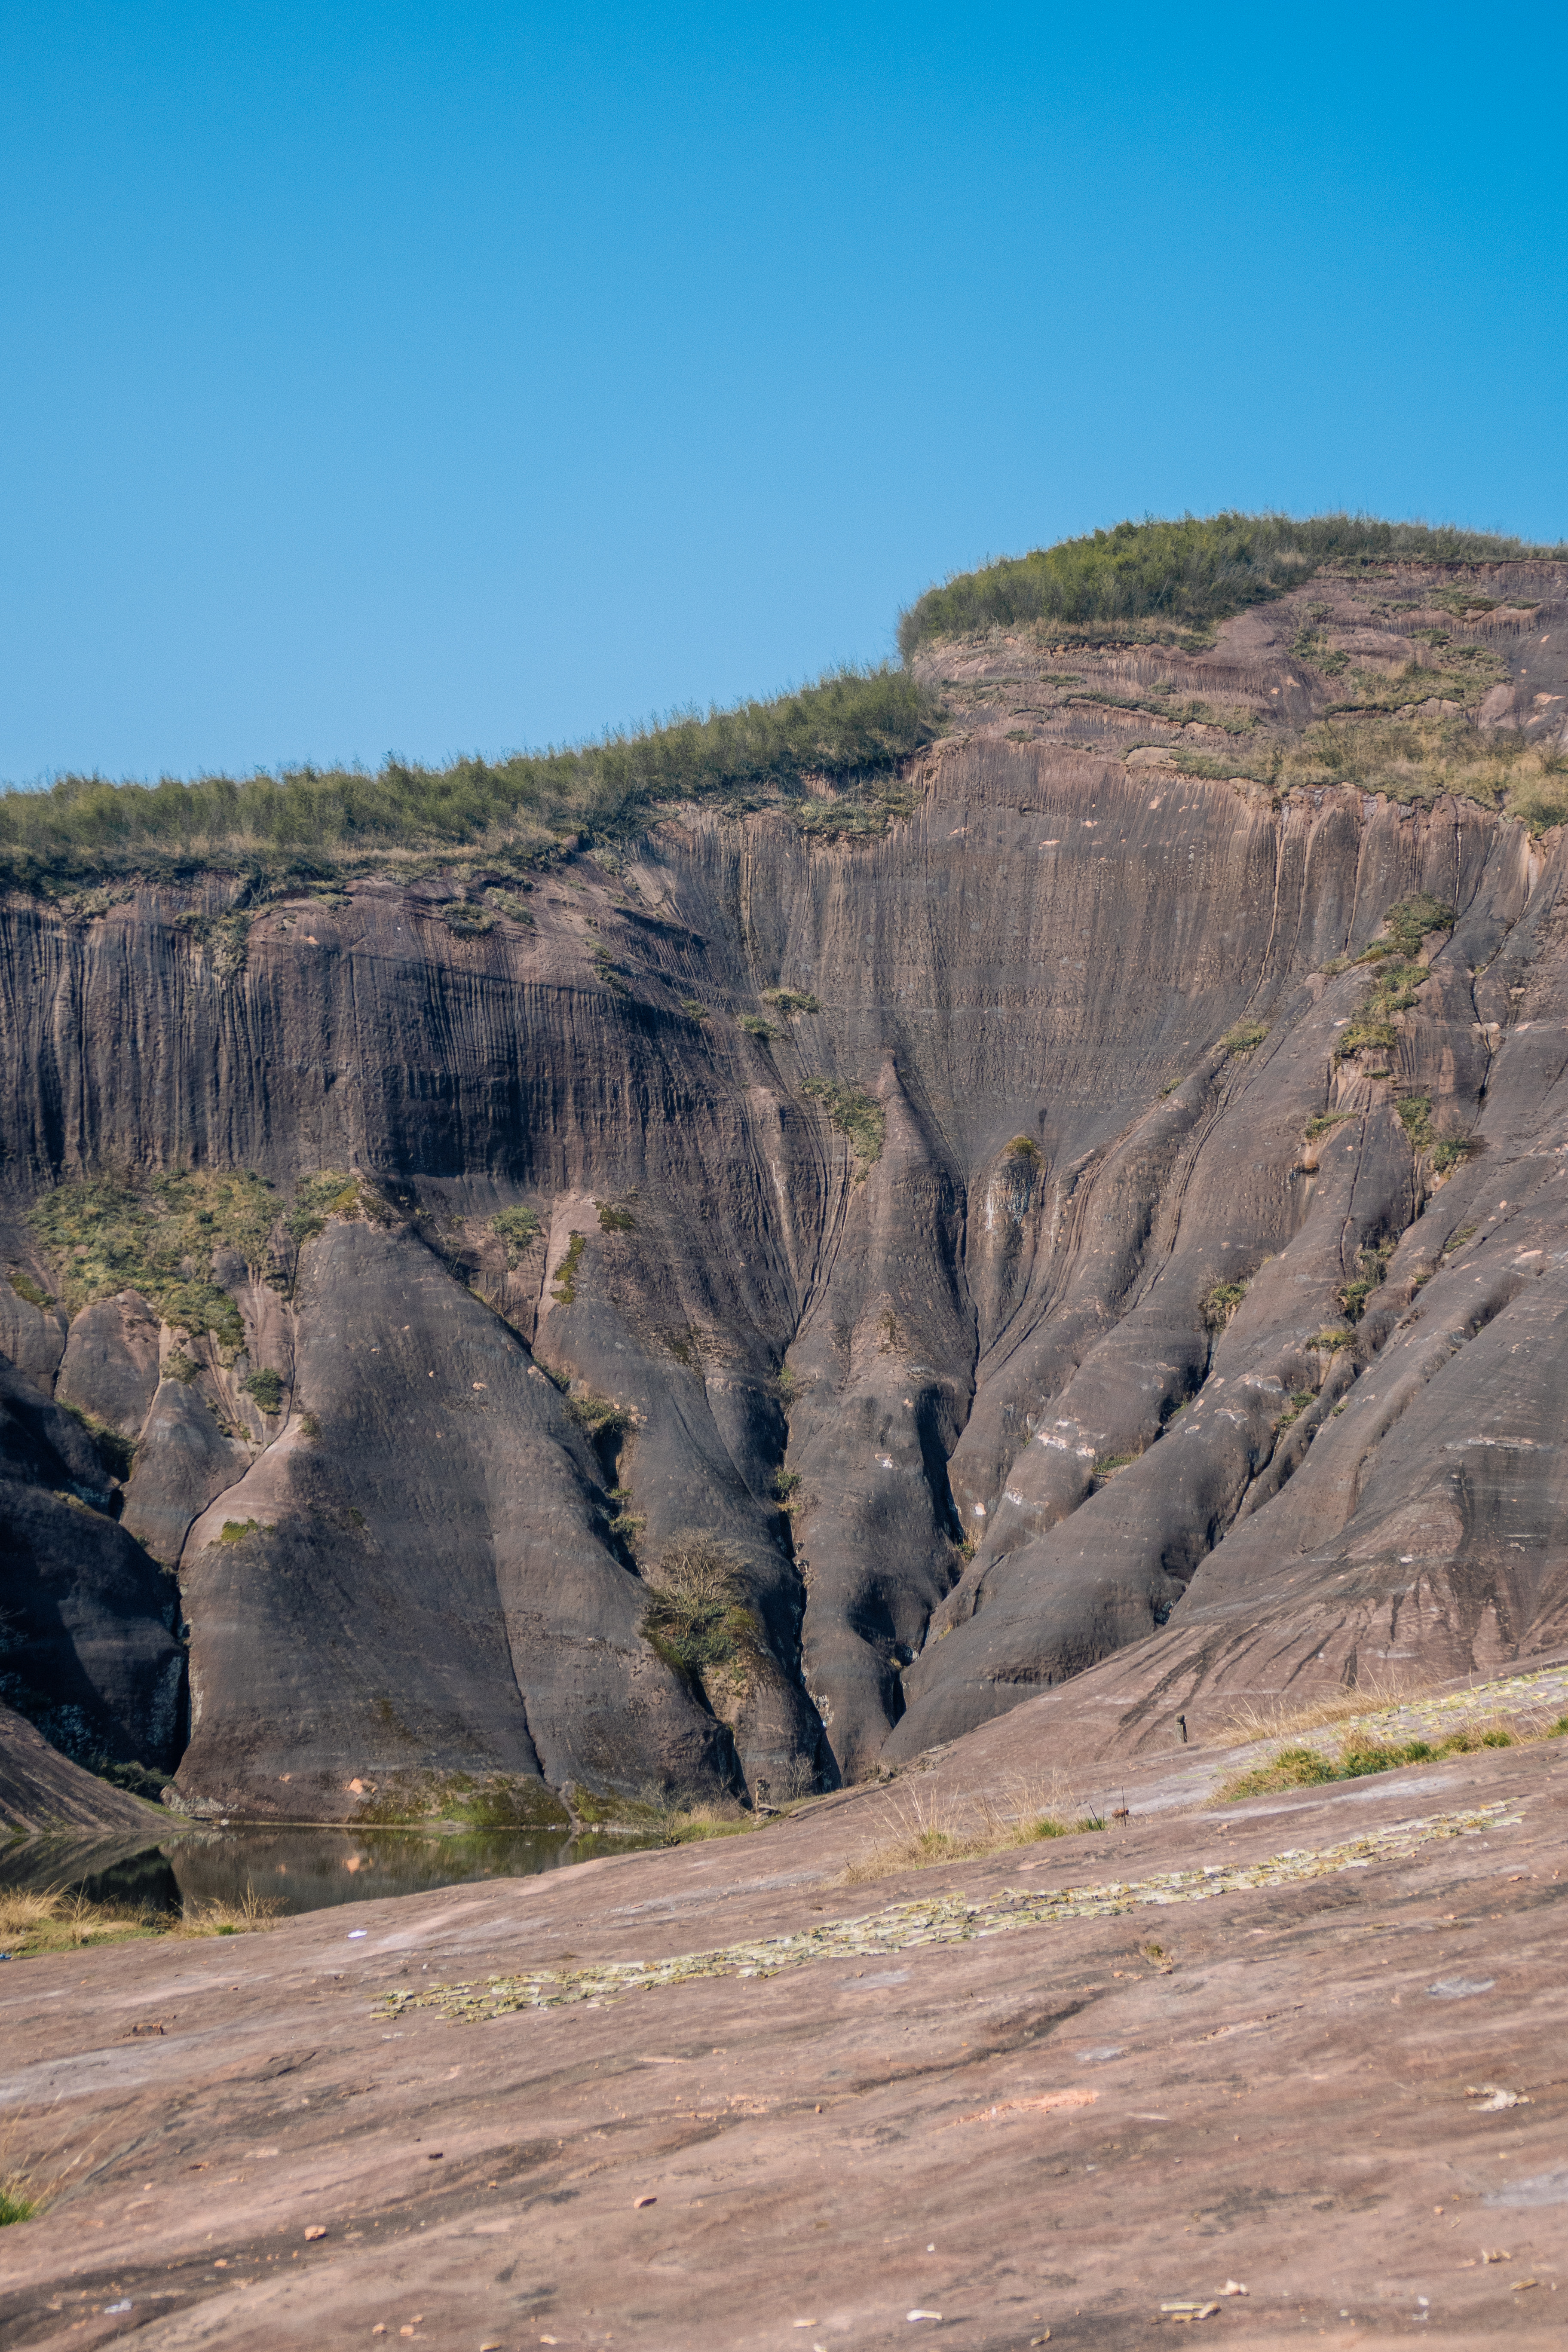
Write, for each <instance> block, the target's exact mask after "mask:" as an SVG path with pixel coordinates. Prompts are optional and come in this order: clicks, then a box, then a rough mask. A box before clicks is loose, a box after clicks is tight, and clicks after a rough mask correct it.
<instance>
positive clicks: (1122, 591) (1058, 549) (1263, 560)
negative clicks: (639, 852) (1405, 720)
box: [899, 513, 1568, 660]
mask: <svg viewBox="0 0 1568 2352" xmlns="http://www.w3.org/2000/svg"><path fill="white" fill-rule="evenodd" d="M1530 557H1537V558H1540V557H1545V558H1556V559H1558V560H1563V559H1568V546H1557V547H1537V546H1531V545H1530V544H1529V543H1528V542H1526V541H1524V540H1521V539H1504V538H1500V537H1499V536H1497V535H1496V534H1494V533H1492V532H1489V531H1476V530H1457V529H1454V528H1452V527H1450V526H1447V525H1444V526H1441V527H1438V528H1436V529H1434V528H1432V527H1430V526H1429V525H1427V524H1426V523H1413V522H1379V521H1377V520H1374V519H1373V517H1371V516H1368V515H1349V514H1330V515H1313V516H1310V517H1307V518H1305V519H1303V520H1296V519H1294V518H1293V517H1291V516H1289V515H1282V514H1259V515H1248V514H1237V513H1226V514H1217V515H1201V516H1200V515H1184V516H1183V517H1182V518H1181V519H1180V520H1176V521H1171V522H1162V521H1146V522H1119V523H1117V524H1116V525H1115V526H1114V527H1113V528H1112V529H1111V530H1096V531H1090V532H1089V533H1088V534H1087V535H1086V536H1085V537H1084V538H1082V539H1064V540H1060V541H1058V543H1057V544H1056V545H1055V546H1054V547H1037V548H1034V549H1032V550H1031V551H1030V552H1029V553H1028V554H1027V555H1017V556H1005V557H1004V558H1002V560H1001V561H1000V562H995V563H988V564H985V565H984V566H983V567H982V568H981V569H980V570H979V571H978V572H956V573H954V575H953V576H952V579H950V580H947V581H944V582H943V583H942V585H941V586H940V587H937V588H928V589H927V590H926V592H925V594H924V595H923V596H921V597H919V598H917V600H916V602H915V603H914V604H911V605H910V608H909V610H908V611H907V612H906V613H905V614H903V615H902V618H901V620H900V625H899V646H900V651H901V653H902V654H903V656H904V657H905V659H906V660H908V659H909V657H910V655H911V654H912V653H913V652H914V651H915V649H916V647H917V646H921V645H923V644H925V643H926V641H927V640H928V639H930V638H932V637H943V636H968V635H973V634H974V633H975V632H976V631H977V630H981V629H988V628H1010V627H1013V626H1015V625H1016V624H1017V623H1018V622H1020V621H1057V622H1060V623H1062V624H1064V625H1066V626H1068V628H1098V627H1101V626H1103V625H1107V624H1114V623H1117V622H1122V623H1127V622H1151V621H1152V622H1156V623H1163V624H1164V625H1166V626H1167V627H1169V628H1172V629H1175V630H1180V631H1184V632H1188V633H1190V632H1193V631H1194V630H1196V631H1202V630H1205V629H1208V628H1210V627H1212V625H1213V624H1214V623H1215V622H1216V621H1223V620H1226V619H1228V618H1229V616H1230V615H1231V614H1233V613H1239V612H1242V611H1244V610H1245V609H1246V607H1247V605H1248V604H1263V603H1265V602H1267V601H1268V599H1269V598H1271V597H1275V596H1281V595H1284V594H1285V593H1286V592H1287V591H1288V590H1289V589H1292V588H1300V587H1301V586H1303V585H1304V583H1306V582H1307V581H1309V580H1310V579H1311V578H1312V576H1313V574H1314V573H1315V572H1320V571H1322V570H1323V569H1324V568H1325V567H1328V566H1332V567H1334V568H1335V569H1336V570H1343V569H1346V568H1349V569H1352V570H1364V569H1367V568H1369V567H1372V566H1382V565H1387V564H1390V563H1428V564H1429V563H1464V564H1470V563H1507V562H1521V561H1524V560H1526V559H1528V558H1530Z"/></svg>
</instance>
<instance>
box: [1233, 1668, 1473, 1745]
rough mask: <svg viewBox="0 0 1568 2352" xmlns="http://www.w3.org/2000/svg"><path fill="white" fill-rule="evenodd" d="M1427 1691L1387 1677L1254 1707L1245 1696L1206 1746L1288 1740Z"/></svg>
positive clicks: (1426, 1687) (1378, 1712) (1408, 1701)
mask: <svg viewBox="0 0 1568 2352" xmlns="http://www.w3.org/2000/svg"><path fill="white" fill-rule="evenodd" d="M1431 1689H1432V1685H1430V1684H1429V1683H1423V1682H1415V1681H1403V1680H1401V1679H1400V1678H1399V1677H1398V1676H1397V1675H1387V1676H1378V1677H1375V1678H1374V1679H1373V1681H1371V1682H1365V1683H1358V1684H1357V1685H1355V1687H1354V1688H1353V1689H1350V1690H1347V1689H1343V1688H1340V1689H1336V1690H1331V1691H1324V1692H1323V1693H1321V1696H1317V1697H1314V1698H1310V1699H1297V1700H1294V1701H1293V1700H1291V1699H1289V1697H1285V1696H1281V1697H1279V1698H1277V1699H1266V1700H1264V1701H1262V1702H1261V1703H1260V1704H1258V1705H1256V1706H1255V1705H1254V1704H1253V1703H1252V1702H1251V1701H1250V1700H1247V1701H1246V1702H1245V1703H1244V1704H1243V1705H1241V1706H1238V1707H1237V1709H1236V1710H1235V1712H1234V1714H1232V1715H1231V1717H1229V1719H1228V1721H1227V1722H1226V1723H1225V1724H1224V1725H1223V1726H1222V1727H1221V1728H1220V1729H1219V1730H1218V1731H1216V1732H1215V1733H1213V1734H1212V1735H1211V1737H1210V1739H1209V1742H1208V1744H1209V1745H1210V1746H1211V1747H1214V1748H1249V1747H1251V1745H1252V1743H1253V1741H1254V1740H1257V1739H1289V1738H1292V1737H1293V1736H1294V1735H1295V1734H1297V1733H1298V1732H1302V1731H1320V1730H1321V1729H1322V1727H1324V1725H1325V1724H1330V1723H1350V1722H1353V1721H1354V1720H1355V1719H1356V1718H1357V1717H1361V1716H1368V1715H1381V1714H1383V1713H1384V1710H1385V1709H1386V1708H1388V1707H1393V1706H1415V1703H1416V1701H1417V1700H1419V1699H1422V1698H1425V1697H1426V1696H1427V1695H1428V1694H1429V1692H1430V1691H1431Z"/></svg>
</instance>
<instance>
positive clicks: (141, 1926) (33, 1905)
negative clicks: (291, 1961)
mask: <svg viewBox="0 0 1568 2352" xmlns="http://www.w3.org/2000/svg"><path fill="white" fill-rule="evenodd" d="M278 1913H279V1905H278V1904H277V1903H275V1902H274V1901H273V1900H272V1899H271V1898H270V1897H269V1896H265V1895H258V1894H257V1893H256V1891H255V1890H254V1888H253V1887H251V1886H249V1885H247V1887H246V1890H245V1894H244V1895H243V1896H242V1897H241V1899H240V1900H239V1902H237V1903H220V1902H217V1901H211V1902H205V1903H203V1902H195V1903H192V1904H191V1905H189V1906H187V1908H186V1909H185V1911H184V1913H183V1914H181V1913H170V1912H167V1911H153V1910H148V1909H146V1908H138V1909H132V1908H131V1907H130V1906H127V1905H124V1904H118V1903H93V1902H89V1899H88V1897H87V1896H86V1895H79V1894H78V1895H67V1894H65V1893H63V1892H62V1891H61V1890H60V1889H59V1888H58V1887H57V1888H52V1889H49V1890H47V1891H46V1892H43V1893H41V1894H24V1893H21V1892H18V1891H16V1890H15V1889H8V1890H4V1891H0V1949H4V1950H5V1951H7V1952H9V1953H10V1955H11V1957H12V1958H13V1959H23V1960H26V1959H37V1958H39V1957H40V1956H41V1955H43V1954H44V1953H46V1952H72V1951H79V1950H81V1949H82V1948H83V1947H84V1946H86V1945H89V1944H118V1943H126V1942H129V1941H133V1940H135V1939H137V1938H140V1937H174V1938H175V1939H176V1940H182V1939H184V1938H187V1937H198V1936H244V1935H251V1934H254V1933H256V1932H257V1931H258V1930H259V1929H261V1928H265V1927H273V1926H275V1925H276V1923H277V1917H278Z"/></svg>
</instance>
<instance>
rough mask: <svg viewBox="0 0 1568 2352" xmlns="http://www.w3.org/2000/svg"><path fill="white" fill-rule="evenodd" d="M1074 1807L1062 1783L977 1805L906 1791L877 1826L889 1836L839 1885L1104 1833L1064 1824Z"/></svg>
mask: <svg viewBox="0 0 1568 2352" xmlns="http://www.w3.org/2000/svg"><path fill="white" fill-rule="evenodd" d="M1073 1803H1074V1798H1073V1795H1072V1791H1071V1790H1070V1789H1068V1787H1067V1786H1066V1785H1065V1784H1064V1783H1063V1782H1062V1781H1061V1780H1058V1779H1056V1778H1053V1779H1052V1780H1050V1781H1049V1782H1041V1781H1037V1780H1016V1781H1012V1782H1009V1783H1006V1784H1005V1785H1004V1786H1003V1787H1002V1788H1001V1789H999V1790H996V1791H995V1793H994V1794H992V1793H990V1792H987V1793H986V1794H985V1795H984V1796H983V1797H981V1798H979V1799H978V1800H973V1799H969V1800H965V1799H963V1798H958V1797H950V1796H947V1795H945V1794H944V1793H943V1792H942V1790H931V1791H930V1792H928V1791H926V1790H921V1789H910V1790H906V1792H905V1793H904V1794H903V1795H902V1796H901V1797H900V1798H899V1799H898V1800H897V1801H895V1802H894V1803H893V1804H892V1805H890V1806H889V1808H888V1810H887V1811H886V1812H885V1813H884V1814H883V1815H882V1817H881V1821H880V1823H879V1826H880V1827H881V1828H882V1829H883V1830H884V1831H885V1832H888V1834H886V1835H885V1836H884V1837H883V1839H882V1840H881V1842H880V1843H879V1844H877V1845H874V1846H868V1848H867V1849H866V1851H865V1852H864V1853H858V1854H856V1855H854V1856H853V1857H852V1858H851V1859H850V1861H849V1862H847V1864H845V1867H844V1869H843V1870H842V1871H841V1872H840V1873H839V1874H838V1879H837V1885H841V1886H859V1885H865V1883H866V1882H867V1881H868V1880H869V1879H873V1878H886V1877H887V1876H888V1875H889V1874H890V1873H891V1872H893V1871H895V1870H929V1869H932V1868H934V1867H935V1866H936V1865H937V1864H941V1863H944V1862H968V1861H971V1860H973V1859H974V1858H975V1857H976V1856H978V1855H981V1854H987V1853H1006V1852H1007V1851H1008V1850H1009V1849H1010V1848H1012V1847H1015V1846H1024V1845H1034V1844H1035V1843H1037V1841H1038V1840H1040V1839H1041V1838H1058V1837H1074V1836H1076V1835H1078V1834H1079V1832H1082V1831H1086V1830H1101V1829H1103V1828H1104V1827H1105V1824H1104V1822H1102V1821H1101V1820H1100V1818H1099V1816H1098V1815H1088V1816H1080V1817H1079V1818H1078V1819H1076V1820H1072V1819H1068V1818H1066V1815H1067V1813H1068V1809H1069V1808H1070V1807H1071V1806H1072V1805H1073Z"/></svg>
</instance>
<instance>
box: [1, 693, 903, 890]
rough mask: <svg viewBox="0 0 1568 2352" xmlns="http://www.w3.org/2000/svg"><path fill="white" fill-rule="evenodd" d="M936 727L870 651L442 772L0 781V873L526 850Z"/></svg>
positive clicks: (24, 875)
mask: <svg viewBox="0 0 1568 2352" xmlns="http://www.w3.org/2000/svg"><path fill="white" fill-rule="evenodd" d="M935 732H936V706H935V702H934V698H932V697H931V695H930V693H929V692H928V691H927V689H926V688H923V687H922V686H921V684H920V683H919V682H918V681H917V680H916V679H915V678H914V677H911V676H910V673H909V672H908V671H906V670H900V669H899V668H897V667H894V666H892V665H890V664H888V663H884V664H882V665H881V666H880V667H878V668H871V669H853V668H849V669H841V670H837V671H833V672H830V673H828V674H826V675H825V676H823V677H820V678H818V679H816V682H815V683H814V684H812V685H810V686H805V687H802V688H798V689H797V690H796V691H795V692H794V693H790V694H781V695H777V696H774V697H773V698H772V699H771V700H769V701H756V700H752V701H747V702H742V703H738V704H736V705H735V707H734V708H733V709H729V710H717V709H715V710H710V711H709V713H708V714H707V716H706V717H705V718H701V717H698V716H697V715H695V714H689V715H686V716H682V717H679V718H677V719H671V720H670V721H668V724H666V725H664V726H658V727H647V728H644V729H641V730H637V731H636V732H633V733H621V734H613V735H607V736H605V738H604V740H602V741H600V742H596V743H588V744H581V745H578V746H577V747H575V748H574V749H571V750H567V751H543V752H519V753H517V754H515V755H514V756H512V757H510V758H509V759H504V760H498V761H485V760H480V759H471V760H457V761H453V763H452V764H451V766H450V767H446V768H426V767H417V766H413V765H410V764H408V763H406V762H405V761H400V760H395V759H389V760H387V761H385V763H384V766H382V767H381V768H380V769H379V770H378V771H377V772H375V773H374V774H372V773H370V772H367V771H365V770H363V769H357V768H356V769H348V768H332V769H318V768H294V769H288V770H285V771H284V772H282V773H281V774H279V775H268V774H259V775H253V776H246V777H241V778H235V777H232V776H204V777H200V778H198V779H197V780H196V781H195V782H191V783H182V782H178V781H177V780H175V779H174V778H172V777H165V778H164V779H163V781H162V782H159V783H156V784H135V783H129V784H114V783H110V782H106V781H105V780H104V779H103V778H102V777H100V776H64V777H62V778H60V780H59V781H58V782H57V783H55V784H54V785H53V786H51V787H50V789H49V790H48V791H47V792H16V791H11V792H5V793H0V880H8V881H11V882H13V883H15V884H18V885H20V886H22V887H29V886H31V887H37V886H39V885H40V884H41V885H44V886H46V887H47V886H48V885H50V884H54V885H61V884H67V883H73V882H74V883H80V882H83V881H90V880H95V879H97V880H101V879H104V878H108V877H115V876H118V875H121V874H132V873H142V874H152V875H154V876H166V877H169V878H176V877H180V876H183V875H188V874H193V873H197V872H200V871H202V870H203V869H205V868H210V867H213V866H221V867H224V868H226V869H227V870H230V871H234V870H237V871H241V872H248V873H254V874H257V875H259V876H263V877H266V876H275V877H278V878H279V879H286V878H289V877H300V876H304V877H309V876H311V875H320V876H327V875H333V874H341V873H342V872H343V871H345V870H349V869H353V868H356V867H365V866H375V865H380V864H384V863H385V862H387V861H388V859H389V858H390V857H392V856H395V855H397V854H402V855H403V856H405V857H406V856H409V855H414V856H421V855H422V856H426V857H431V856H435V857H442V858H445V857H448V856H450V855H451V853H452V852H454V851H465V850H466V851H471V850H473V849H475V848H480V849H483V850H484V851H485V852H486V853H487V854H489V856H492V857H494V858H496V859H498V860H499V861H500V862H501V863H507V862H510V863H517V862H519V861H520V860H521V861H522V862H529V861H531V860H535V859H538V858H541V857H550V856H555V855H556V854H558V853H559V851H560V850H561V849H562V848H563V847H565V846H570V845H575V844H577V843H579V842H581V841H584V840H585V839H586V840H610V841H613V840H616V839H622V838H625V837H626V835H630V834H632V833H634V832H636V831H637V828H638V827H639V826H640V825H641V824H645V823H646V822H647V816H648V814H649V813H650V812H651V811H652V810H653V809H655V808H657V807H658V806H660V805H661V804H663V803H670V802H674V801H682V800H714V799H718V800H730V801H731V802H735V801H739V802H740V803H742V805H748V804H749V805H754V804H755V798H756V796H758V795H761V794H764V793H773V792H782V793H786V794H788V793H799V792H800V791H801V789H802V787H803V785H804V783H805V779H807V778H808V777H812V778H822V779H824V780H826V782H828V783H830V784H831V785H833V786H834V787H835V788H836V789H837V791H839V792H841V793H842V792H846V791H847V792H850V793H853V792H854V791H855V789H856V788H857V787H869V788H873V789H874V787H875V785H876V783H877V782H878V780H879V779H885V778H886V777H887V776H888V775H889V774H890V773H891V772H893V771H895V770H896V769H897V768H898V767H899V765H900V763H901V762H902V761H906V760H907V759H909V758H910V755H911V754H912V753H913V752H915V751H918V750H920V748H921V745H922V744H924V743H926V742H929V741H930V740H931V738H932V736H933V735H934V734H935ZM881 822H883V823H885V818H883V819H882V820H881Z"/></svg>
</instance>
